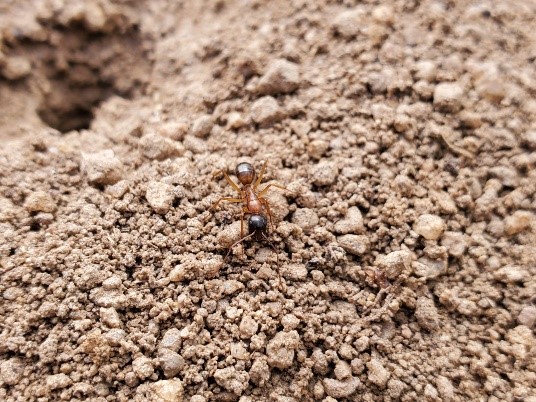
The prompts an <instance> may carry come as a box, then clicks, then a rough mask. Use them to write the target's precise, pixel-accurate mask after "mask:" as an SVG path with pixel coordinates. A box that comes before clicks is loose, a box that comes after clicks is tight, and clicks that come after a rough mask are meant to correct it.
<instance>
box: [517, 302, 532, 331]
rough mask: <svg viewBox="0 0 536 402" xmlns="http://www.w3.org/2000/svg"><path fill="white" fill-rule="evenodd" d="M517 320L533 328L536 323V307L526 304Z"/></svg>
mask: <svg viewBox="0 0 536 402" xmlns="http://www.w3.org/2000/svg"><path fill="white" fill-rule="evenodd" d="M517 322H519V323H520V324H521V325H524V326H526V327H528V328H533V327H534V324H536V307H534V306H525V307H523V309H522V310H521V312H520V313H519V315H518V316H517Z"/></svg>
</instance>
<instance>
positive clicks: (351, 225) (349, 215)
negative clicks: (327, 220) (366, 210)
mask: <svg viewBox="0 0 536 402" xmlns="http://www.w3.org/2000/svg"><path fill="white" fill-rule="evenodd" d="M334 228H335V232H337V233H340V234H348V233H354V234H358V233H362V232H363V230H364V228H363V216H362V215H361V211H360V210H359V208H358V207H350V208H348V211H347V212H346V216H345V217H344V218H343V219H341V220H339V221H337V222H335V226H334Z"/></svg>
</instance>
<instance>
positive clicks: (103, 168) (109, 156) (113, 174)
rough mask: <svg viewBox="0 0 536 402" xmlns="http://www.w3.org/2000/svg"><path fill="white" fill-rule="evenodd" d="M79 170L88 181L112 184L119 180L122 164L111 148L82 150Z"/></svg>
mask: <svg viewBox="0 0 536 402" xmlns="http://www.w3.org/2000/svg"><path fill="white" fill-rule="evenodd" d="M81 170H82V172H83V173H85V175H86V176H87V179H88V181H89V182H90V183H94V184H114V183H117V182H118V181H119V180H121V176H122V174H123V164H122V163H121V161H120V160H119V159H118V158H117V157H116V156H115V153H114V151H112V150H111V149H105V150H103V151H99V152H94V153H85V152H82V162H81Z"/></svg>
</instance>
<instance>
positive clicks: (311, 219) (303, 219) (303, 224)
mask: <svg viewBox="0 0 536 402" xmlns="http://www.w3.org/2000/svg"><path fill="white" fill-rule="evenodd" d="M292 223H294V224H295V225H297V226H299V227H300V228H301V229H302V230H303V231H304V232H305V233H308V232H310V231H311V230H312V229H314V228H315V227H317V226H318V223H319V219H318V215H317V214H316V212H315V211H314V210H313V209H310V208H298V209H297V210H296V211H295V212H294V214H293V215H292Z"/></svg>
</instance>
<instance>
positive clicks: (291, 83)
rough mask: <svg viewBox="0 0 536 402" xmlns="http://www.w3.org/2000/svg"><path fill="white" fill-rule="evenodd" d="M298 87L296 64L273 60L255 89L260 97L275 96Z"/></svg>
mask: <svg viewBox="0 0 536 402" xmlns="http://www.w3.org/2000/svg"><path fill="white" fill-rule="evenodd" d="M299 86H300V71H299V67H298V65H297V64H295V63H292V62H290V61H288V60H285V59H279V60H275V61H274V62H273V63H272V64H271V65H270V66H269V67H268V70H267V71H266V73H265V74H264V75H263V76H262V77H261V79H260V80H259V83H258V84H257V86H256V88H255V92H256V93H258V94H260V95H277V94H285V93H290V92H293V91H295V90H296V89H297V88H298V87H299Z"/></svg>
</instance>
